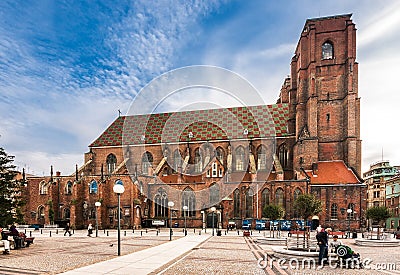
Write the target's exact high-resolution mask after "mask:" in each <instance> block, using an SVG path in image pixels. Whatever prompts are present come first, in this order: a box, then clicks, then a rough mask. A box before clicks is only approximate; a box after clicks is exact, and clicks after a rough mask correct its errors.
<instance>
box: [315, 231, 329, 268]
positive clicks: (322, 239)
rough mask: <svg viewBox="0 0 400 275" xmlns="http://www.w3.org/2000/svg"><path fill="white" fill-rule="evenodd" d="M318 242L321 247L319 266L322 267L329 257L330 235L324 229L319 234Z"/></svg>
mask: <svg viewBox="0 0 400 275" xmlns="http://www.w3.org/2000/svg"><path fill="white" fill-rule="evenodd" d="M316 238H317V242H318V247H319V254H318V265H321V264H322V263H323V261H324V260H327V258H328V257H327V256H328V233H327V232H326V231H325V229H324V228H321V230H320V231H319V232H318V233H317V236H316Z"/></svg>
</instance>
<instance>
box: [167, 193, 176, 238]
mask: <svg viewBox="0 0 400 275" xmlns="http://www.w3.org/2000/svg"><path fill="white" fill-rule="evenodd" d="M174 205H175V203H174V202H173V201H169V202H168V207H169V212H170V216H171V219H170V222H169V240H170V241H171V240H172V207H174Z"/></svg>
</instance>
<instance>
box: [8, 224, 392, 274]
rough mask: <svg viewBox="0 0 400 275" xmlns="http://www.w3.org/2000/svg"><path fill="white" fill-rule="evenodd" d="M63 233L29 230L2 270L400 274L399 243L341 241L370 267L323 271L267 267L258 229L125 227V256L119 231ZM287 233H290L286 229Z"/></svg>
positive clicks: (284, 265)
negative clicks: (26, 243) (247, 232)
mask: <svg viewBox="0 0 400 275" xmlns="http://www.w3.org/2000/svg"><path fill="white" fill-rule="evenodd" d="M63 233H64V232H63V231H62V230H59V231H58V234H57V232H56V231H55V230H52V231H51V236H50V231H49V230H43V231H42V232H41V231H33V232H32V233H30V232H27V235H28V236H29V235H30V234H32V236H33V237H35V241H34V243H33V244H32V245H31V246H30V247H27V248H23V249H17V250H12V251H11V254H10V255H0V274H4V275H15V274H27V275H39V274H63V275H82V274H94V275H96V274H99V275H100V274H109V275H110V274H115V275H117V274H118V275H124V274H135V275H136V274H165V275H172V274H299V275H300V274H304V275H305V274H400V247H361V246H356V245H355V244H354V239H342V241H343V242H344V243H345V244H348V245H350V246H351V247H352V248H353V249H354V250H355V251H357V252H359V253H360V254H361V256H362V259H366V258H368V259H370V261H371V262H370V263H369V265H368V267H367V268H364V269H344V268H333V267H329V266H325V267H323V268H322V269H315V268H309V267H305V268H301V267H300V268H299V269H297V270H295V269H292V268H291V267H290V266H289V265H288V263H287V262H286V263H278V261H277V259H276V261H273V264H272V266H273V267H272V269H271V266H270V265H269V263H268V265H266V267H264V266H262V265H263V263H265V262H264V261H260V259H263V257H264V258H265V255H271V254H272V248H273V247H272V246H269V245H261V244H259V243H257V241H256V240H257V237H262V236H263V235H264V234H265V233H266V234H267V236H268V232H262V231H261V232H258V231H253V232H252V235H251V236H250V237H243V236H242V232H241V231H240V232H239V235H238V234H237V231H228V232H225V231H222V236H216V235H214V236H212V234H211V233H212V230H211V229H207V231H206V232H204V230H203V231H201V234H200V230H199V229H196V230H194V229H189V230H188V235H187V236H184V234H183V231H182V229H179V228H177V229H174V234H173V237H172V241H169V231H168V229H165V228H164V229H162V230H160V231H159V232H158V231H156V230H154V229H153V230H148V231H147V232H146V230H135V231H133V230H126V231H125V230H122V231H121V256H117V232H116V231H115V230H110V231H104V230H100V231H99V236H98V237H97V238H96V237H94V235H93V237H88V236H86V231H83V230H82V231H75V232H74V235H72V236H71V237H69V236H63ZM284 234H285V233H284Z"/></svg>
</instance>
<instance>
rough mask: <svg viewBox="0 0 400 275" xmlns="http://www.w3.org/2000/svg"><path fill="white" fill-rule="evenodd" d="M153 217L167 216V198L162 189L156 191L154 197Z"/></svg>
mask: <svg viewBox="0 0 400 275" xmlns="http://www.w3.org/2000/svg"><path fill="white" fill-rule="evenodd" d="M154 204H155V205H154V216H155V217H160V218H162V217H167V216H168V196H167V193H166V192H165V191H164V189H162V188H160V189H158V192H157V194H156V195H155V196H154Z"/></svg>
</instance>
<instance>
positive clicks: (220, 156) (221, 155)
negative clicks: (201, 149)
mask: <svg viewBox="0 0 400 275" xmlns="http://www.w3.org/2000/svg"><path fill="white" fill-rule="evenodd" d="M224 157H225V154H224V149H222V148H221V147H218V148H217V150H216V158H217V160H218V161H219V162H220V163H221V164H224Z"/></svg>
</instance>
